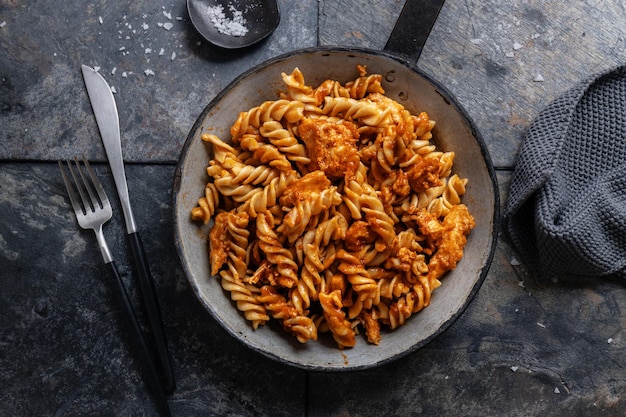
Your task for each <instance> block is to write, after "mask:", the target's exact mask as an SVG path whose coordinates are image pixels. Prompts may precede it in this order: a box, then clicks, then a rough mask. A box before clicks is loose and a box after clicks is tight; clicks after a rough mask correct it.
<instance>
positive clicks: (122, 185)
mask: <svg viewBox="0 0 626 417" xmlns="http://www.w3.org/2000/svg"><path fill="white" fill-rule="evenodd" d="M82 71H83V78H84V80H85V86H86V87H87V94H88V95H89V100H90V101H91V107H92V109H93V113H94V115H95V117H96V123H97V124H98V129H99V130H100V136H101V137H102V142H103V143H104V149H105V151H106V154H107V158H108V160H109V165H110V166H111V171H112V172H113V180H114V181H115V187H116V188H117V194H118V196H119V198H120V201H121V203H122V211H123V213H124V220H125V223H126V231H127V232H128V237H129V239H130V247H131V251H132V255H133V260H134V263H135V268H136V270H137V271H136V272H137V274H138V281H139V287H140V293H141V295H142V298H143V302H144V307H145V309H146V313H147V316H148V321H149V324H150V329H151V331H152V335H153V337H154V341H155V345H156V350H157V356H158V359H159V362H160V365H161V370H162V373H163V379H164V389H165V391H166V392H168V393H171V392H172V391H174V389H175V382H174V373H173V371H172V363H171V359H170V353H169V350H168V348H167V341H166V339H165V332H164V331H163V319H162V317H161V309H160V306H159V300H158V298H157V295H156V290H155V288H154V281H153V278H152V275H151V273H150V269H149V268H148V262H147V258H146V254H145V252H144V248H143V244H142V241H141V238H140V236H139V231H138V230H137V224H136V223H135V218H134V217H133V211H132V209H131V206H130V199H129V196H128V185H127V184H126V174H125V173H124V161H123V159H122V143H121V137H120V122H119V116H118V113H117V106H116V104H115V98H114V97H113V92H112V91H111V88H110V87H109V84H108V83H107V82H106V80H105V79H104V77H102V75H100V73H98V72H97V71H96V70H94V69H93V68H91V67H88V66H87V65H83V66H82Z"/></svg>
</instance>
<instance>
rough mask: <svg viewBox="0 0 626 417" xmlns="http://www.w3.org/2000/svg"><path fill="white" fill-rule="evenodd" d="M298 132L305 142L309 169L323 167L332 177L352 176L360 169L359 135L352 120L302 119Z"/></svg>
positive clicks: (329, 176) (335, 178)
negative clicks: (338, 121)
mask: <svg viewBox="0 0 626 417" xmlns="http://www.w3.org/2000/svg"><path fill="white" fill-rule="evenodd" d="M298 134H299V135H300V138H301V139H302V141H303V142H304V144H305V145H306V149H307V152H308V156H309V158H310V159H311V163H310V168H311V170H318V169H320V170H322V171H324V173H325V174H326V176H327V177H328V178H330V179H331V180H337V179H341V178H344V177H346V178H351V177H353V176H354V174H355V173H356V171H357V169H358V168H359V154H358V149H357V146H356V142H357V139H358V137H359V134H358V132H357V129H356V126H355V125H354V124H353V123H335V122H331V121H328V120H325V119H304V120H302V122H301V123H300V124H299V125H298Z"/></svg>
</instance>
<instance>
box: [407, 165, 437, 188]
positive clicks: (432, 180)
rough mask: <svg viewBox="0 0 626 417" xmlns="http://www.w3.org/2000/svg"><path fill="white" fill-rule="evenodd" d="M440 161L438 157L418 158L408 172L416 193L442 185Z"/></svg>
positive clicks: (410, 183)
mask: <svg viewBox="0 0 626 417" xmlns="http://www.w3.org/2000/svg"><path fill="white" fill-rule="evenodd" d="M439 169H440V162H439V159H437V158H418V159H417V161H415V164H414V165H413V166H412V167H411V169H410V170H409V171H408V172H407V175H408V178H407V179H408V181H409V185H410V186H411V188H412V189H413V191H415V192H416V193H421V192H423V191H426V190H428V189H429V188H431V187H438V186H440V185H441V179H440V178H439Z"/></svg>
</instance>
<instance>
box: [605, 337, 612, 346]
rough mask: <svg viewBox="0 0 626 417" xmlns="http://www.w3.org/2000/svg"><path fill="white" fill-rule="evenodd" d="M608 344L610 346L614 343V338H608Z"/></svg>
mask: <svg viewBox="0 0 626 417" xmlns="http://www.w3.org/2000/svg"><path fill="white" fill-rule="evenodd" d="M606 343H608V344H609V345H610V344H611V343H613V338H612V337H609V338H608V340H607V341H606Z"/></svg>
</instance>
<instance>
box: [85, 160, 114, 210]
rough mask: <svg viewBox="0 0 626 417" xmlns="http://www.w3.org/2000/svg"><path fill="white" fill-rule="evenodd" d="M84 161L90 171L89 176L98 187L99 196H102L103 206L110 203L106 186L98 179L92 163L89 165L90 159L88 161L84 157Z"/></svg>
mask: <svg viewBox="0 0 626 417" xmlns="http://www.w3.org/2000/svg"><path fill="white" fill-rule="evenodd" d="M83 161H84V163H85V168H87V172H88V173H89V176H90V177H91V183H92V184H93V185H94V187H95V188H96V192H97V193H98V197H99V198H100V203H101V206H102V207H104V206H107V205H110V204H111V203H110V202H109V197H107V194H106V192H105V191H104V188H103V187H102V183H100V180H99V179H98V176H97V175H96V173H95V171H94V170H93V168H91V165H89V161H87V160H86V159H84V158H83ZM92 198H93V196H92Z"/></svg>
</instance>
